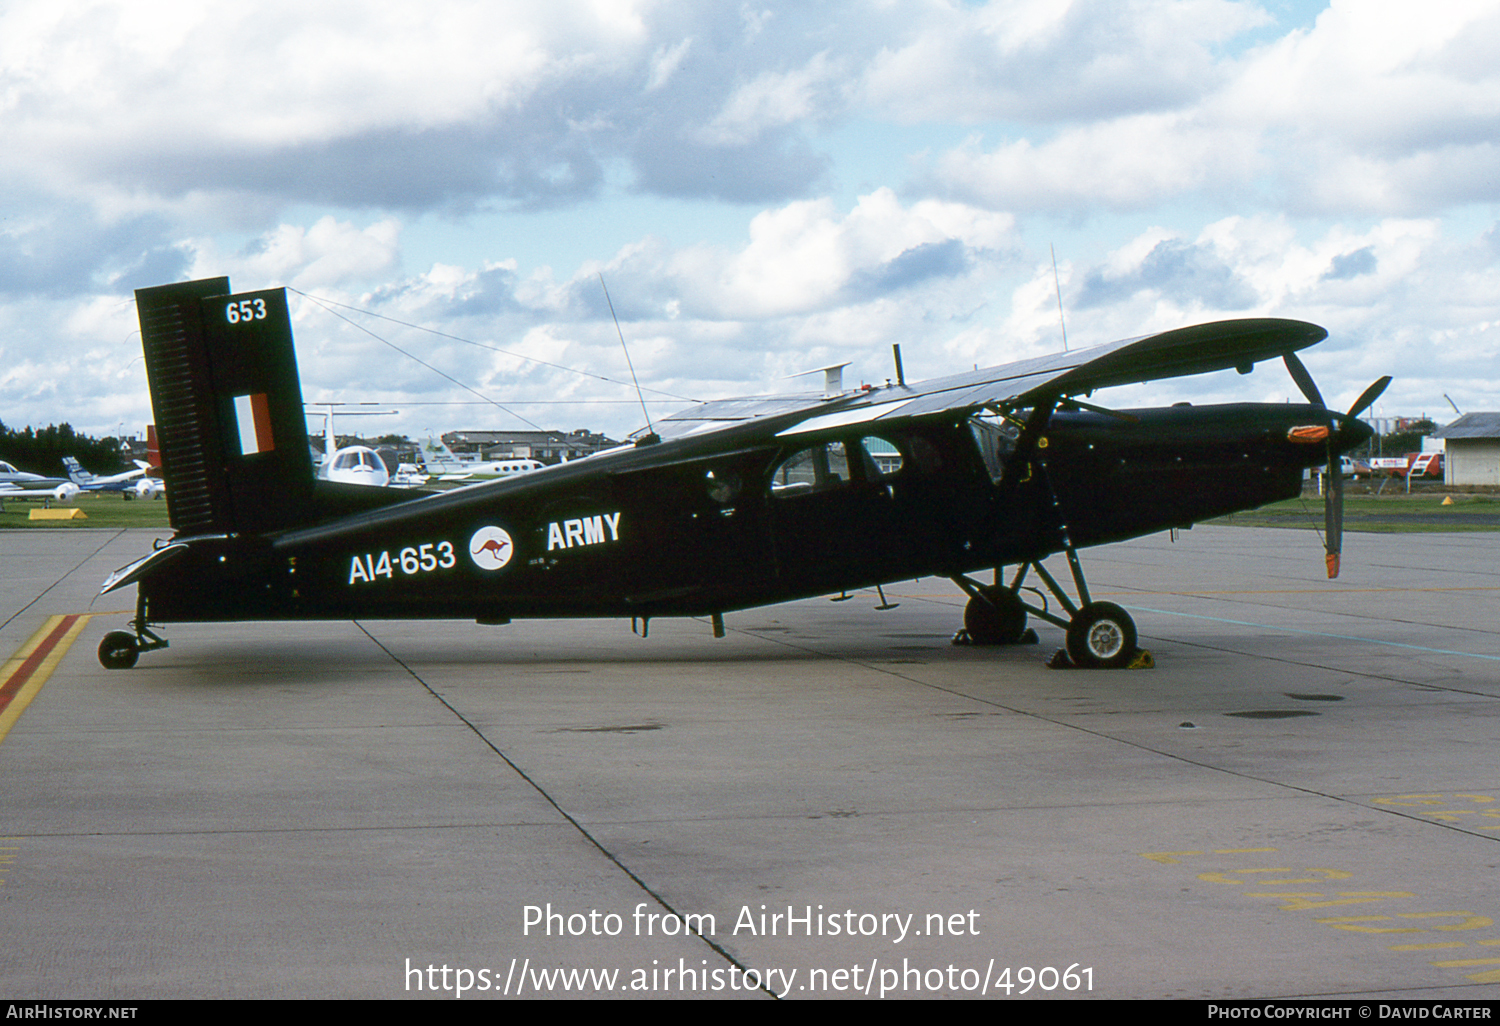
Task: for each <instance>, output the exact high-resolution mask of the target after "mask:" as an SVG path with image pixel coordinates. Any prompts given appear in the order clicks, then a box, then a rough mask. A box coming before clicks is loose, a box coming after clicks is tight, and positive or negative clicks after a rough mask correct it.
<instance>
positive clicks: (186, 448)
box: [135, 278, 312, 535]
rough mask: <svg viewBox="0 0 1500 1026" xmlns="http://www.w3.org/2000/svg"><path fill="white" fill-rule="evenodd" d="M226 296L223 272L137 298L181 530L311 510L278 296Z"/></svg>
mask: <svg viewBox="0 0 1500 1026" xmlns="http://www.w3.org/2000/svg"><path fill="white" fill-rule="evenodd" d="M228 293H229V279H228V278H209V279H205V280H202V281H192V282H182V283H179V284H176V285H162V286H159V287H157V288H150V289H140V290H137V292H136V294H135V296H136V306H137V309H138V312H139V315H140V322H141V341H142V345H143V347H144V349H145V353H146V374H147V377H148V378H149V379H150V383H151V405H152V408H153V409H154V411H155V414H156V431H157V436H158V441H159V443H160V448H161V463H162V477H163V479H164V480H165V482H166V485H167V510H168V514H169V516H170V517H171V521H172V527H173V529H174V530H176V531H177V533H178V534H185V535H198V534H230V533H237V532H243V533H258V532H262V531H268V530H274V529H276V528H279V527H286V526H290V525H292V524H296V523H300V522H304V521H305V520H306V519H307V518H308V517H309V516H310V511H311V502H312V459H311V457H310V456H309V455H308V451H307V428H306V424H305V421H304V419H303V415H302V386H301V383H300V382H299V380H298V378H297V359H296V354H295V352H294V350H293V347H292V327H291V318H290V316H289V314H288V312H287V304H286V291H285V290H284V289H272V290H267V291H265V292H247V293H244V294H242V295H229V294H228Z"/></svg>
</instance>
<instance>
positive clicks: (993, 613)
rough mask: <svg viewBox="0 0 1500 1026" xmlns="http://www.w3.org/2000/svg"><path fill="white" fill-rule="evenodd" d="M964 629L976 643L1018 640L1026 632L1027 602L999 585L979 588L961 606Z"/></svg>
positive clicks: (1014, 641)
mask: <svg viewBox="0 0 1500 1026" xmlns="http://www.w3.org/2000/svg"><path fill="white" fill-rule="evenodd" d="M964 630H965V631H967V632H968V634H969V640H970V641H971V642H972V643H973V644H975V645H1015V644H1018V643H1019V642H1020V641H1021V639H1022V637H1023V636H1024V635H1025V633H1026V606H1025V605H1024V604H1023V603H1022V602H1021V598H1020V596H1019V595H1017V594H1016V593H1015V592H1013V591H1011V590H1010V589H1009V588H1006V587H1004V586H1002V585H998V584H994V585H990V586H989V587H985V588H979V589H978V590H977V592H976V593H975V594H972V595H970V596H969V601H968V603H967V604H966V605H965V606H964Z"/></svg>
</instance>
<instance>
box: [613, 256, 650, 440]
mask: <svg viewBox="0 0 1500 1026" xmlns="http://www.w3.org/2000/svg"><path fill="white" fill-rule="evenodd" d="M599 287H600V288H601V289H603V290H604V301H605V302H606V303H608V304H609V315H610V316H611V317H613V318H614V321H615V334H616V335H619V336H620V348H621V349H623V350H625V366H627V367H629V368H630V380H631V383H632V384H634V385H635V397H636V398H637V399H639V400H640V401H641V413H642V414H644V415H645V417H646V434H645V435H644V436H643V437H641V438H639V439H637V440H636V443H635V444H636V445H655V444H656V443H657V442H659V441H661V436H660V435H658V434H657V433H656V428H654V427H652V426H651V413H650V411H649V410H647V409H646V397H645V396H644V395H642V394H641V383H640V381H639V380H638V379H637V378H636V376H635V361H633V360H631V358H630V347H629V346H627V345H626V344H625V332H623V331H621V330H620V318H619V317H618V316H617V315H616V314H615V301H614V300H613V299H610V298H609V286H608V285H606V284H604V272H602V271H601V272H599Z"/></svg>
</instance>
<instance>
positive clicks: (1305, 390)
mask: <svg viewBox="0 0 1500 1026" xmlns="http://www.w3.org/2000/svg"><path fill="white" fill-rule="evenodd" d="M1281 359H1282V362H1284V363H1285V364H1286V369H1287V373H1288V374H1290V375H1291V376H1292V380H1293V381H1295V382H1296V383H1297V387H1298V388H1300V389H1301V390H1302V394H1303V395H1305V396H1307V401H1308V402H1310V403H1312V404H1313V405H1314V406H1321V407H1322V408H1323V409H1325V410H1326V409H1328V404H1327V403H1325V402H1324V401H1323V393H1321V392H1319V391H1318V386H1317V384H1316V383H1315V382H1314V381H1313V379H1312V375H1311V374H1309V373H1308V372H1307V367H1305V366H1304V365H1303V363H1302V361H1301V360H1300V359H1298V358H1297V354H1296V353H1291V352H1289V353H1287V354H1285V355H1284V356H1283V357H1282V358H1281ZM1390 383H1391V378H1390V375H1386V376H1384V377H1382V378H1380V379H1379V380H1378V381H1375V382H1374V383H1373V384H1371V385H1370V387H1369V388H1367V389H1365V390H1364V391H1363V392H1361V393H1360V396H1359V398H1358V399H1356V400H1354V405H1353V406H1351V407H1349V412H1348V413H1345V414H1335V413H1330V414H1329V417H1328V443H1327V444H1328V465H1327V467H1326V469H1325V471H1324V474H1325V481H1326V482H1327V484H1326V485H1325V487H1324V491H1323V546H1324V548H1325V549H1326V550H1327V555H1326V557H1325V562H1326V563H1327V565H1328V579H1329V580H1333V578H1335V577H1337V576H1338V575H1339V556H1340V554H1341V553H1342V552H1343V549H1344V475H1343V472H1342V470H1341V469H1340V468H1339V454H1338V449H1337V447H1336V445H1337V436H1338V422H1339V421H1340V420H1345V419H1347V420H1353V419H1356V418H1357V417H1359V415H1360V414H1361V413H1364V412H1365V411H1366V410H1368V409H1369V408H1370V407H1371V406H1373V405H1374V404H1375V400H1376V399H1379V398H1380V395H1381V393H1383V392H1384V391H1385V390H1386V386H1387V385H1389V384H1390Z"/></svg>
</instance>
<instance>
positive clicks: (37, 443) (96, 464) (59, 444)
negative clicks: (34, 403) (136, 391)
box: [0, 421, 126, 477]
mask: <svg viewBox="0 0 1500 1026" xmlns="http://www.w3.org/2000/svg"><path fill="white" fill-rule="evenodd" d="M64 456H75V457H77V459H78V462H79V463H82V464H83V465H84V466H85V467H87V468H88V469H89V470H91V471H93V472H94V473H96V474H112V473H115V472H116V471H119V470H124V469H126V465H125V460H124V458H123V457H122V456H121V455H120V440H119V439H117V438H91V437H89V436H88V435H83V434H79V433H78V432H77V431H74V430H73V426H72V425H71V424H48V425H47V426H46V427H44V428H38V429H33V428H31V427H30V426H27V427H25V428H23V429H21V430H19V431H17V430H15V429H13V428H9V427H6V426H5V423H4V422H3V421H0V460H4V461H5V462H7V463H13V464H15V466H16V468H17V469H19V470H25V471H29V472H31V473H33V474H45V475H48V476H52V477H63V476H66V471H64V469H63V465H62V459H63V457H64Z"/></svg>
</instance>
